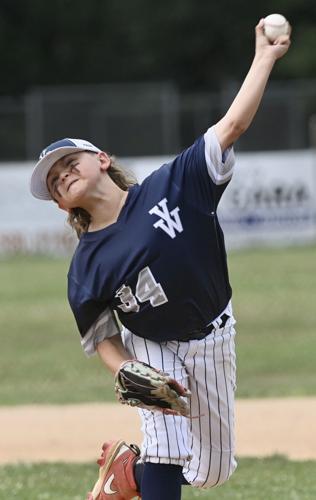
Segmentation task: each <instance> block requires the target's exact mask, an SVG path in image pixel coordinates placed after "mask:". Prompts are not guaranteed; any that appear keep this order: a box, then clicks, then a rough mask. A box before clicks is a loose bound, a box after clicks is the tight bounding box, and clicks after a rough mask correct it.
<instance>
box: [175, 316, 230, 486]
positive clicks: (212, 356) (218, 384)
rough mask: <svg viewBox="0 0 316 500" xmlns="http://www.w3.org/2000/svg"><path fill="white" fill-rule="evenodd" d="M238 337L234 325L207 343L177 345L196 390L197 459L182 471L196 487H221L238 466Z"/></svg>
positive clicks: (193, 404) (193, 446)
mask: <svg viewBox="0 0 316 500" xmlns="http://www.w3.org/2000/svg"><path fill="white" fill-rule="evenodd" d="M234 337H235V330H234V327H233V326H226V327H224V328H218V329H216V330H215V331H214V332H213V333H212V334H210V335H208V336H207V337H206V338H205V339H203V340H194V341H190V342H180V343H178V342H173V343H172V344H173V348H174V349H177V351H176V352H177V354H178V356H179V358H180V359H182V360H183V363H184V364H185V367H186V371H187V373H188V374H189V385H190V389H191V392H192V397H191V415H192V416H193V419H191V421H190V422H191V426H190V430H191V443H189V444H190V445H191V449H192V454H193V458H192V460H191V461H190V462H189V463H188V464H187V466H185V467H184V469H183V473H184V477H185V478H186V480H187V481H188V482H189V483H190V484H191V485H192V486H196V487H203V488H207V487H214V486H219V485H220V484H222V483H224V482H225V481H226V480H227V479H228V478H229V477H230V475H231V474H232V473H233V471H234V470H235V468H236V461H235V458H234V447H235V445H234V391H235V382H236V366H235V345H234ZM177 344H179V345H177Z"/></svg>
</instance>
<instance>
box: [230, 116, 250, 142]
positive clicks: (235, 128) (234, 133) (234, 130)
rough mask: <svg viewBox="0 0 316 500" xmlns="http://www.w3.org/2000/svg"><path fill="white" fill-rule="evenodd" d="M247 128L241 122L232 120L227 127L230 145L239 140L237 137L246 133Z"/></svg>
mask: <svg viewBox="0 0 316 500" xmlns="http://www.w3.org/2000/svg"><path fill="white" fill-rule="evenodd" d="M247 128H248V126H247V124H246V123H245V122H244V121H242V120H238V119H237V120H232V121H231V122H230V123H229V126H228V135H229V137H230V140H231V143H234V142H236V141H237V139H239V137H240V136H241V135H242V134H243V133H244V132H246V130H247Z"/></svg>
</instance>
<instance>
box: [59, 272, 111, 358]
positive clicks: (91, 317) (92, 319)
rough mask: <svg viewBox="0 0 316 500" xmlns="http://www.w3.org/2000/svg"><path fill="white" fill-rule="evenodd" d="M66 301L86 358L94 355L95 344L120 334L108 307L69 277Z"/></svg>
mask: <svg viewBox="0 0 316 500" xmlns="http://www.w3.org/2000/svg"><path fill="white" fill-rule="evenodd" d="M68 301H69V304H70V307H71V309H72V312H73V314H74V317H75V320H76V323H77V326H78V329H79V332H80V335H81V345H82V347H83V349H84V351H85V353H86V354H87V356H92V355H93V354H94V353H95V351H96V346H97V344H99V343H100V342H102V341H103V340H105V339H107V338H110V337H113V336H114V335H117V334H119V333H120V331H121V330H120V327H119V324H118V321H117V320H116V317H115V315H114V312H113V311H112V310H111V309H110V307H108V306H107V305H106V304H105V303H103V302H102V301H99V300H96V299H95V298H94V297H93V296H92V294H91V293H90V292H89V290H87V288H86V287H85V286H84V285H78V284H77V283H76V281H75V280H73V279H72V278H71V277H70V276H68Z"/></svg>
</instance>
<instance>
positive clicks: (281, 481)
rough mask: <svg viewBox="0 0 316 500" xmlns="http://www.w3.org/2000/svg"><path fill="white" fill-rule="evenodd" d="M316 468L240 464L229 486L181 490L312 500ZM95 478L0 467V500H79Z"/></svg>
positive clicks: (60, 468)
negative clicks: (15, 499) (16, 499)
mask: <svg viewBox="0 0 316 500" xmlns="http://www.w3.org/2000/svg"><path fill="white" fill-rule="evenodd" d="M315 472H316V464H315V462H312V461H306V462H292V461H288V460H286V459H285V458H283V457H278V456H276V457H272V458H266V459H248V458H243V459H240V460H239V466H238V469H237V472H236V473H235V474H234V475H233V476H232V478H231V479H230V481H228V482H227V483H225V484H224V485H223V486H221V487H220V488H216V489H213V490H205V491H202V490H197V489H193V488H191V487H188V486H187V487H184V488H183V495H182V497H183V500H191V499H193V498H201V499H204V500H206V499H209V500H212V499H216V500H218V499H219V500H228V499H234V500H238V499H239V500H312V499H313V498H316V474H315ZM96 479H97V467H96V466H94V465H91V464H80V465H74V464H62V463H58V464H38V465H35V464H33V465H12V466H5V467H0V499H1V500H2V499H3V500H4V499H7V498H10V499H11V498H18V499H19V500H81V499H83V498H85V493H86V492H87V491H88V490H89V489H91V486H92V485H93V484H94V482H95V481H96Z"/></svg>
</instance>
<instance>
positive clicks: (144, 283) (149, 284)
mask: <svg viewBox="0 0 316 500" xmlns="http://www.w3.org/2000/svg"><path fill="white" fill-rule="evenodd" d="M115 297H116V298H119V299H120V301H121V304H119V305H118V307H119V308H120V309H122V311H123V312H125V313H129V312H138V311H139V309H140V305H139V302H140V303H142V302H147V301H149V302H150V304H151V305H152V307H159V306H161V305H162V304H165V303H166V302H168V299H167V296H166V294H165V292H164V291H163V288H162V286H161V285H160V283H157V281H156V280H155V278H154V276H153V274H152V272H151V270H150V269H149V267H148V266H147V267H145V268H144V269H142V270H141V271H140V272H139V273H138V279H137V284H136V290H135V293H133V291H132V289H131V287H130V286H127V285H122V286H121V287H120V288H119V289H118V290H117V292H116V294H115Z"/></svg>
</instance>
